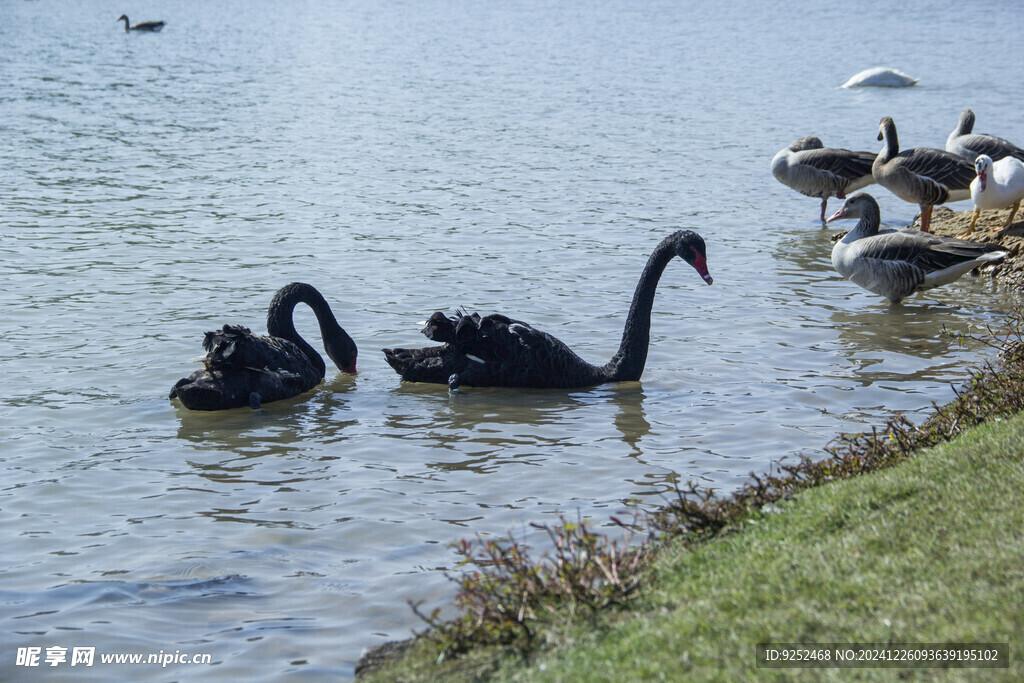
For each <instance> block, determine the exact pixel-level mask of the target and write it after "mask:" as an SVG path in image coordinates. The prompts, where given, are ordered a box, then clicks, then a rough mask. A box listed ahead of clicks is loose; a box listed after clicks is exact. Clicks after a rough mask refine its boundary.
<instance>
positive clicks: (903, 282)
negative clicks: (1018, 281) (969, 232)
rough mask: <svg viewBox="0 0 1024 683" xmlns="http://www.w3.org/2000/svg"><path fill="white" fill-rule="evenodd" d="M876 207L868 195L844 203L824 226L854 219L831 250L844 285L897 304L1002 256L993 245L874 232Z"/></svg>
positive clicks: (877, 216)
mask: <svg viewBox="0 0 1024 683" xmlns="http://www.w3.org/2000/svg"><path fill="white" fill-rule="evenodd" d="M880 215H881V214H880V212H879V210H878V202H876V201H875V198H874V197H872V196H871V195H869V194H865V193H863V192H862V193H860V194H855V195H853V196H852V197H850V198H848V199H847V200H846V201H845V202H844V203H843V206H842V208H840V209H839V211H836V212H835V213H834V214H832V215H831V216H830V217H829V219H828V222H829V223H831V222H832V221H836V220H839V219H842V218H859V219H860V222H858V223H857V225H856V227H854V229H853V230H851V231H850V232H848V233H847V234H846V235H845V236H844V237H843V238H842V239H841V240H839V241H838V242H836V244H835V246H834V247H832V266H833V267H834V268H835V269H836V272H837V273H839V274H840V275H842V276H843V277H845V278H846V279H847V280H850V281H852V282H854V283H855V284H857V285H860V286H861V287H863V288H864V289H866V290H868V291H869V292H874V293H875V294H881V295H882V296H884V297H885V298H887V299H889V301H891V302H893V303H897V302H899V301H900V300H902V299H904V298H905V297H908V296H910V295H911V294H913V293H914V292H919V291H922V290H925V289H931V288H932V287H938V286H940V285H944V284H948V283H950V282H953V281H954V280H956V279H958V278H960V277H961V276H962V275H964V274H965V273H967V272H969V271H970V270H972V269H973V268H974V267H976V266H978V265H981V264H982V263H986V262H988V261H997V260H999V259H1001V258H1003V257H1004V256H1006V252H1005V251H1000V250H999V249H998V247H996V246H995V245H992V244H981V243H978V242H968V241H966V240H959V239H954V238H952V237H940V236H938V235H930V234H925V233H923V232H921V231H919V230H893V229H892V228H887V229H885V230H879V224H880Z"/></svg>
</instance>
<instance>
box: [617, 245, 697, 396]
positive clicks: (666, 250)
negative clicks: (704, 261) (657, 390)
mask: <svg viewBox="0 0 1024 683" xmlns="http://www.w3.org/2000/svg"><path fill="white" fill-rule="evenodd" d="M680 237H681V233H676V234H674V235H670V236H669V237H666V238H665V239H663V240H662V241H661V243H660V244H659V245H658V246H657V247H655V249H654V251H653V252H652V253H651V256H650V258H648V259H647V265H646V266H644V272H643V273H641V274H640V281H639V282H637V284H636V291H635V292H634V293H633V303H632V304H630V306H629V314H628V315H627V316H626V325H625V327H624V328H623V330H622V342H621V343H620V344H619V350H618V352H616V354H615V355H614V356H612V359H611V360H610V361H609V362H608V364H607V365H605V366H604V367H601V368H598V370H599V372H600V373H601V375H602V376H603V377H604V379H605V381H608V382H631V381H636V380H638V379H640V375H642V374H643V372H644V366H645V365H646V364H647V347H648V346H650V343H651V310H652V309H653V308H654V293H655V292H656V291H657V289H658V282H659V281H660V280H661V275H662V273H664V272H665V266H667V265H668V262H669V261H671V260H672V257H673V256H675V255H676V253H677V252H676V242H677V241H678V240H679V239H680Z"/></svg>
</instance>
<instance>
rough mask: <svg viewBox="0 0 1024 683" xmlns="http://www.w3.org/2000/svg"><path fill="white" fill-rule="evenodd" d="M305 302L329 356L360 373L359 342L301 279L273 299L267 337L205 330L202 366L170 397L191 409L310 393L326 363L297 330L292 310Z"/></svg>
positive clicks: (253, 403)
mask: <svg viewBox="0 0 1024 683" xmlns="http://www.w3.org/2000/svg"><path fill="white" fill-rule="evenodd" d="M300 302H301V303H304V304H307V305H308V306H309V307H310V308H312V309H313V312H314V313H316V318H317V321H318V322H319V323H320V335H321V336H322V337H323V341H324V347H325V348H326V349H327V355H328V356H330V357H331V360H333V361H334V363H335V364H336V365H337V366H338V368H340V369H341V371H342V372H348V373H355V371H356V344H355V342H353V341H352V338H351V337H349V336H348V334H347V333H346V332H345V330H343V329H342V328H341V326H340V325H339V324H338V321H337V320H336V319H335V317H334V314H333V313H332V312H331V307H330V306H328V305H327V301H325V300H324V297H323V296H322V295H321V294H320V292H318V291H317V290H316V288H315V287H312V286H311V285H307V284H305V283H303V282H293V283H291V284H290V285H285V286H284V287H282V288H281V289H280V290H278V292H277V294H275V295H274V298H273V300H272V301H271V302H270V308H269V309H268V310H267V332H268V333H269V336H267V337H264V336H260V335H255V334H252V333H251V332H250V331H249V330H248V329H247V328H245V327H240V326H235V325H225V326H224V327H223V328H222V329H220V330H218V331H216V332H207V333H206V337H205V338H204V339H203V348H204V349H206V352H207V353H206V356H205V357H204V358H203V366H204V367H203V369H202V370H196V371H195V372H194V373H192V375H191V376H190V377H184V378H182V379H180V380H178V382H177V384H175V385H174V388H173V389H171V394H170V396H169V397H168V398H178V399H180V400H181V403H182V404H183V405H184V406H185V407H186V408H190V409H192V410H226V409H228V408H239V407H241V406H245V405H248V406H251V407H253V408H258V407H259V406H260V405H261V404H262V403H270V402H271V401H278V400H280V399H283V398H290V397H292V396H297V395H299V394H301V393H303V392H306V391H309V390H310V389H312V388H313V387H315V386H316V385H317V384H319V383H320V382H322V381H323V379H324V373H325V372H326V370H327V366H326V365H325V364H324V360H323V358H321V357H320V354H318V353H317V352H316V351H315V350H314V349H313V347H312V346H310V345H309V344H308V343H307V342H306V340H305V339H303V338H302V337H300V336H299V333H298V332H296V331H295V325H294V323H293V322H292V314H293V312H294V311H295V306H296V304H298V303H300Z"/></svg>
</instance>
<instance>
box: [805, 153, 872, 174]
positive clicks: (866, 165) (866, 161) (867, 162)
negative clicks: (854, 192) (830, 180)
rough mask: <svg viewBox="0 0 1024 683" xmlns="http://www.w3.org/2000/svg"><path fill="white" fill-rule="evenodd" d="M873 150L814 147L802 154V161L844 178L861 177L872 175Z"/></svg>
mask: <svg viewBox="0 0 1024 683" xmlns="http://www.w3.org/2000/svg"><path fill="white" fill-rule="evenodd" d="M874 160H875V154H874V153H873V152H855V151H851V150H848V149H838V148H834V147H831V148H826V149H812V150H807V151H805V152H802V153H801V154H800V161H801V163H805V164H807V165H808V166H812V167H813V168H816V169H818V170H819V171H826V172H828V173H832V174H834V175H837V176H840V177H842V178H846V179H850V178H860V177H863V176H866V175H871V164H872V163H873V162H874Z"/></svg>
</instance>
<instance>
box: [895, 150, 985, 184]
mask: <svg viewBox="0 0 1024 683" xmlns="http://www.w3.org/2000/svg"><path fill="white" fill-rule="evenodd" d="M900 156H903V155H900ZM904 158H905V159H906V165H907V166H908V167H909V168H910V169H911V170H913V171H914V173H916V174H917V175H919V176H921V177H922V178H925V179H930V180H932V181H934V182H936V183H938V184H940V185H943V186H945V187H947V188H952V189H964V188H968V187H970V186H971V181H972V180H974V178H975V175H976V174H975V172H974V167H973V166H972V165H971V164H969V163H967V162H966V161H964V160H963V159H961V158H960V157H958V156H957V155H955V154H950V153H949V152H946V151H944V150H941V149H931V148H927V147H918V148H916V149H912V150H908V153H907V156H906V157H904Z"/></svg>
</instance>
